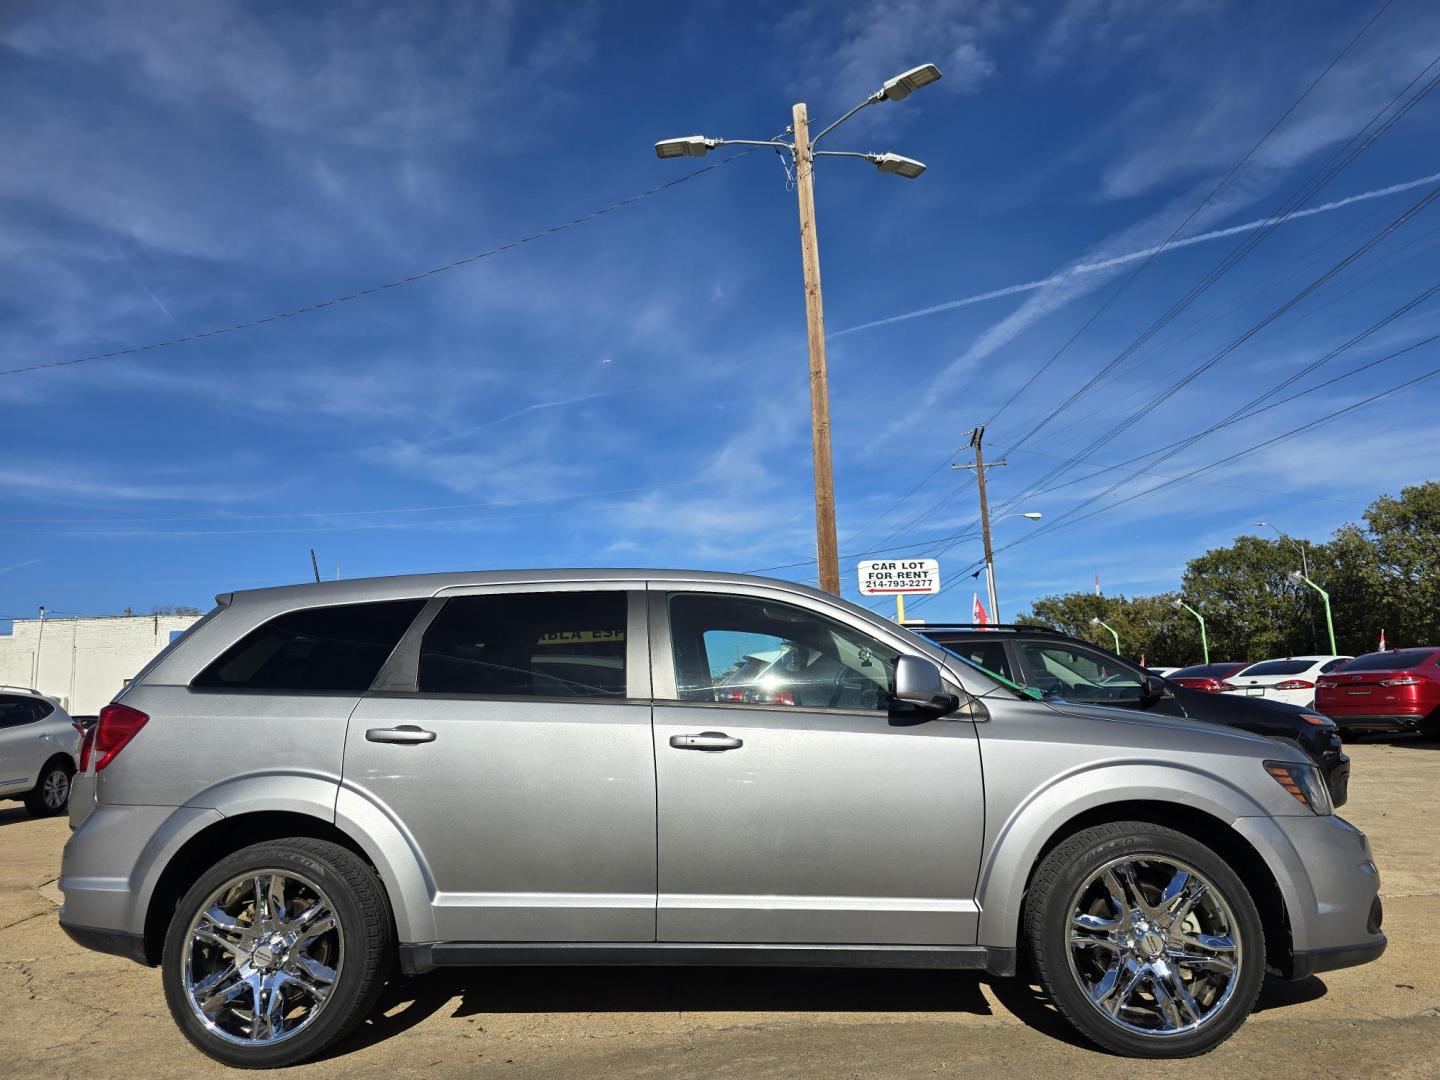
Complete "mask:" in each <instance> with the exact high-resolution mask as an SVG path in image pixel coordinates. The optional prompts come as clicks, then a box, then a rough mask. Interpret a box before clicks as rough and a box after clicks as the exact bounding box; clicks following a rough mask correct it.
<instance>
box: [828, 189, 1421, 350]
mask: <svg viewBox="0 0 1440 1080" xmlns="http://www.w3.org/2000/svg"><path fill="white" fill-rule="evenodd" d="M1437 182H1440V173H1431V174H1430V175H1428V176H1421V177H1419V178H1417V179H1415V180H1406V181H1404V182H1403V183H1399V184H1391V185H1390V186H1388V187H1382V188H1376V189H1374V190H1373V191H1362V192H1360V193H1359V194H1358V195H1348V196H1346V197H1345V198H1343V199H1336V200H1334V201H1333V202H1327V203H1322V204H1320V205H1319V206H1311V207H1308V208H1306V209H1304V210H1298V211H1296V212H1295V213H1293V214H1290V215H1289V216H1288V217H1286V218H1283V219H1276V218H1273V217H1270V218H1256V219H1255V220H1254V221H1247V222H1245V223H1243V224H1241V225H1231V226H1228V227H1227V228H1224V229H1211V230H1209V231H1208V232H1203V233H1197V234H1195V235H1193V236H1182V237H1179V238H1178V239H1175V240H1172V241H1170V243H1168V244H1152V245H1151V246H1149V247H1143V248H1139V249H1137V250H1135V251H1127V252H1124V253H1122V254H1119V255H1111V256H1108V257H1106V258H1103V259H1096V260H1094V261H1092V262H1078V263H1075V264H1074V265H1072V266H1070V267H1067V268H1066V269H1064V270H1061V271H1060V272H1059V273H1056V274H1051V275H1050V276H1049V277H1043V278H1037V279H1035V280H1034V281H1022V282H1020V283H1019V284H1018V285H1006V286H1003V287H1002V288H999V289H990V290H988V291H986V292H982V293H974V294H972V295H970V296H962V297H960V298H959V299H958V300H947V301H945V302H944V303H942V304H931V305H930V306H929V307H923V308H917V309H916V310H914V311H904V312H901V313H900V314H899V315H889V316H886V317H885V318H883V319H871V320H870V321H869V322H863V323H857V324H856V325H854V326H847V327H845V328H844V329H843V330H836V331H834V332H833V333H829V334H826V335H825V336H826V338H827V339H830V338H839V337H844V336H845V335H847V334H858V333H860V332H861V331H862V330H873V329H875V328H876V327H878V326H889V325H891V324H892V323H898V322H908V321H909V320H910V319H922V318H924V317H925V316H927V315H940V314H943V313H944V312H947V311H954V310H955V309H957V308H962V307H969V306H970V305H972V304H983V303H984V302H986V301H987V300H1000V299H1003V298H1004V297H1006V296H1016V295H1019V294H1021V293H1027V292H1035V291H1036V290H1037V289H1044V288H1048V287H1050V286H1052V285H1060V284H1063V283H1064V282H1066V281H1068V280H1070V279H1072V278H1076V277H1081V276H1083V275H1085V274H1099V273H1103V272H1105V271H1107V270H1114V269H1116V268H1118V267H1121V266H1124V265H1125V264H1127V263H1132V262H1139V261H1140V260H1142V259H1148V258H1150V256H1152V255H1156V254H1158V253H1160V252H1162V251H1163V252H1166V253H1169V252H1172V251H1181V250H1183V249H1185V248H1188V247H1194V246H1195V245H1196V244H1206V243H1209V242H1210V241H1212V240H1223V239H1225V238H1226V237H1230V236H1240V235H1242V234H1243V233H1248V232H1254V231H1255V230H1257V229H1263V228H1265V227H1266V226H1267V225H1274V224H1275V223H1276V222H1277V220H1280V221H1281V223H1282V224H1288V223H1289V222H1292V221H1297V220H1300V219H1302V218H1308V217H1314V216H1315V215H1316V214H1328V213H1331V212H1332V211H1335V210H1340V209H1342V208H1344V207H1346V206H1353V205H1354V204H1355V203H1361V202H1369V201H1370V200H1371V199H1383V198H1385V197H1386V196H1389V195H1398V194H1400V193H1401V192H1404V191H1413V190H1414V189H1415V188H1418V187H1423V186H1425V185H1426V184H1434V183H1437ZM1021 329H1023V327H1021ZM1017 332H1018V331H1017ZM1012 336H1013V335H1012ZM1007 340H1008V339H1007ZM991 351H993V350H991Z"/></svg>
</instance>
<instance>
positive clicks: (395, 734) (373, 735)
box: [365, 724, 435, 746]
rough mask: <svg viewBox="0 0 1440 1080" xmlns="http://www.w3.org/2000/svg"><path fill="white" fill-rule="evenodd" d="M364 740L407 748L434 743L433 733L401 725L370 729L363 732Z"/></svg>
mask: <svg viewBox="0 0 1440 1080" xmlns="http://www.w3.org/2000/svg"><path fill="white" fill-rule="evenodd" d="M365 739H366V741H367V742H387V743H401V744H404V745H407V746H408V745H412V744H414V743H423V742H434V741H435V732H433V731H426V730H425V729H424V728H421V727H416V726H415V725H414V724H401V725H400V726H399V727H372V728H370V729H369V730H368V731H366V732H365Z"/></svg>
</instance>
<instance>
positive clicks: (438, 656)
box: [418, 590, 629, 698]
mask: <svg viewBox="0 0 1440 1080" xmlns="http://www.w3.org/2000/svg"><path fill="white" fill-rule="evenodd" d="M628 605H629V599H628V597H627V595H626V594H625V593H624V592H621V591H618V590H604V591H600V592H574V593H570V592H547V593H499V594H491V595H485V596H457V597H456V598H455V599H453V600H449V601H446V604H445V606H444V607H443V608H442V609H441V610H440V614H438V615H436V616H435V620H434V621H433V622H432V623H431V624H430V627H429V629H427V630H426V631H425V640H424V642H423V643H422V644H421V646H420V672H419V680H418V688H419V689H420V691H421V692H423V693H432V694H494V695H497V696H501V697H561V698H575V697H624V696H625V618H626V611H627V609H628Z"/></svg>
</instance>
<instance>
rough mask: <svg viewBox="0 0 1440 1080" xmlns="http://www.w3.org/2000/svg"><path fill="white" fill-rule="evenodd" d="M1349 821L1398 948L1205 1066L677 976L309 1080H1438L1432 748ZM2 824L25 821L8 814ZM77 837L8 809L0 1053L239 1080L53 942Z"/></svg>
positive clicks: (435, 997)
mask: <svg viewBox="0 0 1440 1080" xmlns="http://www.w3.org/2000/svg"><path fill="white" fill-rule="evenodd" d="M1349 750H1350V754H1351V756H1352V757H1353V758H1354V763H1355V764H1354V779H1353V780H1352V783H1351V799H1350V804H1349V805H1348V806H1346V807H1345V811H1344V813H1345V816H1346V817H1348V818H1349V819H1350V820H1351V821H1353V822H1354V823H1355V824H1356V825H1358V826H1359V827H1360V828H1362V829H1364V830H1365V831H1366V832H1367V833H1369V834H1370V837H1371V840H1372V843H1373V844H1374V847H1375V851H1376V857H1377V860H1378V862H1379V864H1380V872H1381V881H1382V888H1381V891H1382V893H1383V895H1384V898H1385V928H1386V930H1387V932H1388V933H1389V935H1390V948H1389V950H1388V951H1387V952H1386V954H1385V956H1384V957H1383V958H1382V959H1381V960H1380V961H1379V962H1377V963H1375V964H1371V965H1369V966H1366V967H1362V968H1355V969H1351V970H1348V971H1339V972H1331V973H1327V974H1325V975H1323V976H1320V977H1317V978H1311V979H1308V980H1306V981H1304V982H1301V983H1294V984H1285V983H1273V984H1271V985H1269V986H1267V988H1266V990H1265V992H1264V994H1263V996H1262V998H1261V1006H1260V1011H1259V1012H1257V1013H1256V1014H1255V1015H1254V1016H1252V1017H1251V1018H1250V1021H1249V1022H1248V1023H1247V1024H1246V1025H1245V1027H1243V1028H1242V1029H1241V1031H1240V1033H1239V1034H1238V1035H1237V1036H1236V1037H1235V1038H1233V1039H1231V1040H1230V1042H1228V1043H1227V1044H1225V1045H1224V1046H1222V1047H1221V1048H1220V1049H1219V1050H1217V1051H1215V1052H1214V1053H1213V1054H1211V1055H1209V1056H1207V1057H1204V1058H1201V1059H1198V1060H1193V1061H1183V1062H1161V1063H1142V1062H1130V1061H1125V1060H1122V1059H1117V1058H1113V1057H1110V1056H1109V1055H1107V1054H1104V1053H1101V1052H1099V1051H1096V1050H1093V1049H1091V1048H1089V1047H1088V1046H1087V1045H1085V1044H1082V1043H1080V1042H1078V1041H1077V1040H1076V1039H1075V1038H1074V1037H1073V1036H1072V1035H1071V1034H1070V1032H1069V1029H1068V1027H1067V1026H1066V1025H1065V1024H1064V1023H1063V1022H1061V1021H1060V1020H1059V1019H1058V1018H1057V1017H1056V1016H1055V1015H1054V1014H1053V1013H1052V1012H1051V1011H1050V1009H1049V1007H1048V1006H1047V1005H1046V1003H1045V1002H1044V1001H1043V999H1042V998H1041V997H1040V996H1039V995H1038V993H1037V992H1036V991H1035V990H1033V989H1031V988H1029V987H1026V986H1024V985H1023V984H1022V983H1020V982H1019V981H1016V980H991V979H987V978H985V977H983V976H977V975H973V974H969V973H946V972H835V971H765V970H719V969H717V970H674V969H655V970H645V969H630V970H601V969H570V968H555V969H548V970H547V969H529V970H518V971H517V970H509V971H507V970H490V971H466V972H460V973H455V972H444V973H436V974H433V975H429V976H425V977H423V978H419V979H414V980H409V981H405V982H401V983H397V984H396V985H394V986H393V987H391V988H390V992H389V993H388V996H387V999H386V1000H385V1001H384V1002H383V1003H382V1009H383V1014H382V1015H377V1016H375V1017H373V1018H372V1019H371V1021H370V1022H369V1023H368V1024H367V1025H366V1026H365V1028H363V1029H362V1030H361V1031H360V1032H359V1033H357V1035H355V1036H353V1037H352V1038H351V1039H350V1040H349V1041H348V1042H347V1043H345V1044H344V1045H342V1046H341V1047H340V1048H339V1050H338V1051H337V1052H336V1053H335V1054H333V1055H332V1056H331V1057H330V1058H328V1059H326V1060H323V1061H319V1062H316V1063H313V1064H311V1065H306V1066H302V1067H299V1068H296V1069H294V1070H290V1071H291V1072H293V1073H294V1074H295V1075H297V1076H305V1077H311V1076H314V1077H341V1076H343V1077H346V1078H347V1080H352V1078H360V1077H372V1076H375V1077H378V1076H386V1077H404V1076H427V1077H435V1076H491V1075H494V1076H506V1077H555V1078H558V1077H566V1078H574V1077H622V1076H623V1077H650V1076H665V1077H691V1076H693V1077H702V1076H703V1077H716V1076H718V1077H747V1078H749V1077H811V1076H837V1077H910V1076H917V1077H918V1076H933V1075H937V1074H938V1075H943V1074H947V1073H949V1074H961V1075H964V1074H971V1075H975V1074H978V1075H983V1076H986V1077H1012V1076H1014V1077H1033V1076H1035V1075H1037V1074H1039V1075H1058V1074H1060V1073H1062V1072H1063V1073H1079V1072H1081V1071H1082V1070H1083V1071H1084V1072H1088V1073H1095V1072H1103V1074H1104V1075H1105V1076H1106V1078H1107V1080H1117V1078H1121V1077H1129V1076H1136V1077H1140V1076H1144V1077H1156V1076H1162V1077H1163V1076H1201V1075H1204V1076H1213V1075H1215V1074H1217V1073H1219V1074H1220V1075H1226V1076H1228V1075H1240V1074H1242V1073H1243V1074H1247V1075H1256V1074H1262V1075H1263V1074H1268V1075H1272V1076H1311V1077H1313V1076H1360V1075H1364V1076H1396V1077H1400V1076H1405V1077H1412V1076H1413V1077H1436V1076H1440V964H1437V961H1436V957H1437V955H1440V867H1437V865H1436V858H1435V856H1436V854H1437V852H1440V839H1437V837H1440V742H1433V741H1431V742H1420V741H1417V740H1415V739H1414V738H1401V737H1397V738H1394V739H1387V740H1384V741H1373V742H1367V743H1364V744H1361V745H1358V746H1351V747H1350V748H1349ZM0 805H5V806H10V805H13V804H0ZM67 833H68V830H67V826H66V824H65V822H64V820H63V819H51V820H46V821H34V820H31V819H29V818H28V817H26V816H25V812H24V811H23V810H22V809H19V808H18V807H17V808H16V809H3V810H0V1054H3V1058H0V1061H3V1066H0V1068H3V1072H4V1074H5V1075H7V1076H12V1077H16V1078H17V1080H18V1078H21V1077H28V1076H51V1077H55V1076H59V1077H70V1076H77V1077H86V1078H89V1080H101V1078H106V1077H121V1076H123V1077H127V1078H128V1077H134V1076H137V1075H139V1076H144V1077H146V1078H147V1080H161V1078H168V1077H186V1078H189V1077H202V1076H212V1075H219V1074H222V1073H227V1072H229V1071H230V1070H227V1069H224V1068H223V1067H221V1066H219V1065H216V1064H214V1063H212V1062H210V1061H209V1060H208V1059H207V1058H204V1057H202V1056H201V1055H200V1054H198V1053H197V1052H195V1051H194V1050H192V1049H191V1048H190V1045H189V1044H188V1043H187V1042H186V1041H185V1040H184V1039H183V1038H182V1037H181V1035H180V1034H179V1032H178V1030H177V1029H176V1028H175V1026H174V1025H173V1024H172V1022H171V1020H170V1017H169V1015H168V1013H167V1012H166V1010H165V1004H164V1001H163V998H162V995H161V991H160V979H159V974H158V972H156V971H152V970H149V969H146V968H142V967H139V966H138V965H135V964H133V963H130V962H129V961H125V960H120V959H117V958H112V957H106V956H101V955H99V954H96V953H90V952H86V951H85V950H83V949H80V948H78V947H77V946H75V945H73V944H71V942H70V940H69V939H68V938H66V937H65V936H64V934H62V933H61V932H60V929H59V927H58V926H57V924H56V921H55V903H56V902H58V899H59V897H58V893H57V892H56V891H55V888H54V885H53V880H54V878H55V876H56V874H57V873H58V871H59V866H60V848H61V845H62V844H63V843H64V841H65V838H66V836H67Z"/></svg>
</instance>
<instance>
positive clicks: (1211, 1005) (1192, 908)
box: [1067, 855, 1243, 1036]
mask: <svg viewBox="0 0 1440 1080" xmlns="http://www.w3.org/2000/svg"><path fill="white" fill-rule="evenodd" d="M1067 933H1068V936H1069V943H1070V944H1069V949H1068V950H1067V952H1068V955H1069V958H1070V971H1071V973H1072V974H1073V975H1074V976H1075V979H1076V981H1077V982H1078V983H1079V984H1080V988H1081V989H1082V990H1083V991H1084V992H1085V995H1086V997H1087V998H1089V1000H1090V1004H1091V1006H1092V1007H1093V1008H1094V1009H1095V1010H1096V1011H1097V1012H1098V1013H1099V1014H1100V1015H1101V1016H1103V1017H1105V1019H1107V1020H1109V1021H1110V1022H1111V1023H1113V1024H1115V1025H1117V1026H1119V1027H1122V1028H1124V1029H1126V1030H1127V1031H1131V1032H1136V1033H1138V1034H1142V1035H1156V1036H1171V1035H1184V1034H1186V1033H1188V1032H1192V1031H1196V1030H1198V1029H1199V1028H1202V1027H1205V1026H1206V1025H1208V1024H1210V1023H1211V1022H1212V1021H1214V1019H1215V1018H1216V1017H1217V1016H1219V1015H1220V1014H1221V1013H1222V1012H1223V1011H1224V1009H1225V1006H1226V1004H1228V1003H1229V1001H1230V998H1231V996H1232V995H1233V994H1234V992H1235V986H1236V981H1237V979H1238V977H1239V974H1240V965H1241V963H1242V960H1243V957H1242V951H1241V940H1240V934H1239V931H1238V929H1237V927H1236V925H1235V917H1234V914H1233V913H1232V912H1231V910H1230V905H1229V903H1228V902H1226V900H1225V897H1224V896H1223V895H1222V894H1221V893H1220V891H1219V890H1218V889H1216V888H1215V886H1214V885H1213V884H1212V883H1211V882H1209V881H1207V880H1206V879H1205V878H1204V877H1202V876H1201V875H1200V874H1198V873H1196V871H1195V869H1194V868H1193V867H1190V866H1187V865H1186V864H1185V863H1183V862H1180V861H1178V860H1176V859H1172V858H1169V857H1167V856H1161V855H1144V856H1126V857H1124V858H1121V859H1115V860H1113V861H1111V862H1108V863H1106V864H1105V865H1104V866H1102V867H1101V868H1100V869H1099V870H1097V871H1096V872H1095V873H1094V874H1093V875H1091V877H1090V878H1089V879H1088V880H1087V881H1086V882H1085V884H1084V885H1082V886H1081V887H1080V889H1079V891H1077V892H1076V893H1075V896H1074V898H1073V899H1072V900H1071V904H1070V926H1069V928H1068V930H1067Z"/></svg>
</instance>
